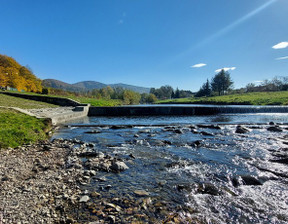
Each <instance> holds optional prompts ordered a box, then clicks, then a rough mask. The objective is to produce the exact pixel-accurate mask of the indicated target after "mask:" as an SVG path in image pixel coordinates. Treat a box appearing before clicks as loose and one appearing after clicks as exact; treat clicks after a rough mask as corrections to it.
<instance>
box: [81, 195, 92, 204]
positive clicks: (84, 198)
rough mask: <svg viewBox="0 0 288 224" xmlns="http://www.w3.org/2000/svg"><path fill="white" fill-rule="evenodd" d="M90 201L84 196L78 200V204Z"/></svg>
mask: <svg viewBox="0 0 288 224" xmlns="http://www.w3.org/2000/svg"><path fill="white" fill-rule="evenodd" d="M89 200H90V197H89V196H88V195H84V196H82V197H81V198H80V200H79V202H80V203H86V202H88V201H89Z"/></svg>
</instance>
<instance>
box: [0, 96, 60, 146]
mask: <svg viewBox="0 0 288 224" xmlns="http://www.w3.org/2000/svg"><path fill="white" fill-rule="evenodd" d="M7 107H18V108H21V109H33V108H49V107H57V106H56V105H53V104H48V103H42V102H38V101H33V100H26V99H22V98H18V97H12V96H7V95H4V94H0V149H3V148H8V147H13V148H14V147H17V146H20V145H23V144H30V143H35V142H37V141H39V140H44V139H46V138H47V134H46V133H47V131H48V130H50V124H49V122H48V121H47V120H45V119H37V118H35V117H30V116H28V115H26V114H23V113H20V112H18V111H16V110H13V109H8V108H7Z"/></svg>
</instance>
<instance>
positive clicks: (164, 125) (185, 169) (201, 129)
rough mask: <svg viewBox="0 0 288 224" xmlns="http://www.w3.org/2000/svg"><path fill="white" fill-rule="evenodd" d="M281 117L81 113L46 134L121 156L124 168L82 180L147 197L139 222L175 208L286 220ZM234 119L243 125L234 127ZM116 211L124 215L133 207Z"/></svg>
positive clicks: (202, 215)
mask: <svg viewBox="0 0 288 224" xmlns="http://www.w3.org/2000/svg"><path fill="white" fill-rule="evenodd" d="M270 121H273V122H275V123H277V124H275V123H274V124H273V123H270V124H268V122H270ZM287 121H288V119H287V116H286V115H285V114H269V115H268V114H261V115H260V114H245V115H218V116H198V117H169V118H167V117H152V118H151V117H150V118H148V117H143V118H141V117H134V118H88V120H84V121H77V122H75V123H73V124H78V126H77V127H73V124H68V126H67V127H66V128H61V129H59V130H58V131H57V132H56V133H55V135H54V138H66V139H68V138H69V139H77V140H81V141H84V142H87V143H88V142H89V143H94V146H93V148H92V150H94V151H97V152H105V153H108V154H111V155H113V156H116V157H118V158H121V159H122V160H123V161H125V163H126V164H127V166H128V167H129V169H128V170H125V171H124V172H121V173H117V174H115V173H106V172H98V173H97V176H96V177H95V178H93V180H92V181H91V182H90V184H89V185H86V186H82V187H83V188H84V189H87V190H89V191H97V192H99V193H100V194H101V200H108V201H109V200H114V203H115V204H117V202H118V205H119V206H122V207H125V206H124V205H123V201H124V200H130V201H132V202H133V203H134V202H135V203H136V202H139V198H143V197H145V198H148V197H149V200H150V202H149V203H150V204H151V206H148V205H146V206H145V205H143V200H142V201H141V203H142V205H141V206H142V207H141V206H140V207H141V208H140V209H142V210H143V213H145V215H146V216H142V217H140V219H142V221H143V222H155V220H156V221H157V220H158V221H159V220H161V221H163V220H165V219H166V218H167V216H169V214H172V213H177V215H178V216H177V217H178V219H179V220H185V222H188V223H189V222H191V223H287V222H288V213H287V211H288V165H287V164H288V163H287V160H288V136H287V134H288V126H287V125H285V124H283V123H287ZM81 124H85V125H86V126H83V127H81ZM89 124H90V125H91V126H93V125H100V124H101V127H95V126H93V127H89ZM238 124H242V127H244V128H246V130H247V132H246V133H235V131H236V127H237V125H238ZM244 124H245V125H244ZM106 125H107V126H106ZM111 125H112V126H111ZM130 125H131V126H130ZM157 125H158V126H157ZM271 127H272V128H271ZM269 128H270V129H269ZM87 159H89V158H83V160H87ZM137 191H142V192H145V195H140V196H139V194H135V192H137ZM146 193H147V194H146ZM115 198H116V199H118V201H117V200H116V202H115ZM99 200H100V199H99ZM121 200H122V201H121ZM132 202H131V205H129V206H131V207H133V205H132V204H133V203H132ZM95 203H96V202H95ZM139 203H140V202H139ZM146 204H148V203H146ZM129 206H128V207H129ZM128 207H127V209H129V208H128ZM125 211H126V210H125ZM89 215H90V218H91V217H93V215H94V216H97V214H92V213H91V212H90V214H89ZM117 215H119V216H121V219H122V220H123V223H124V222H125V221H127V220H129V219H128V218H129V215H135V214H134V213H133V212H131V214H130V213H129V212H123V211H122V212H119V214H117ZM126 218H127V219H126ZM83 219H84V218H83ZM85 219H89V218H87V217H86V218H85ZM92 219H93V218H92Z"/></svg>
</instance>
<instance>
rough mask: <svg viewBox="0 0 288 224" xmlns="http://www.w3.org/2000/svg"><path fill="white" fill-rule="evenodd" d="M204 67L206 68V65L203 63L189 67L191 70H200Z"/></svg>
mask: <svg viewBox="0 0 288 224" xmlns="http://www.w3.org/2000/svg"><path fill="white" fill-rule="evenodd" d="M204 66H206V64H204V63H199V64H196V65H192V66H190V67H191V68H201V67H204Z"/></svg>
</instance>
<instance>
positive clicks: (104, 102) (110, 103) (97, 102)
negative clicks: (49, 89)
mask: <svg viewBox="0 0 288 224" xmlns="http://www.w3.org/2000/svg"><path fill="white" fill-rule="evenodd" d="M11 92H13V91H11ZM13 93H15V92H13ZM16 93H18V94H21V92H16ZM23 94H29V95H36V96H37V95H40V96H43V95H42V94H37V93H29V92H24V93H23ZM2 95H4V94H0V106H2V105H1V97H2ZM45 96H47V97H59V98H70V99H72V100H76V101H78V102H80V103H89V104H91V106H95V107H102V106H103V107H104V106H106V107H113V106H120V105H123V101H122V100H114V99H110V100H105V99H96V98H90V97H84V96H74V95H67V96H61V95H45ZM13 98H17V97H13ZM17 99H19V100H20V101H22V100H24V99H21V98H17ZM4 100H5V99H4ZM13 101H14V100H13ZM28 101H30V103H32V102H35V104H33V105H34V107H33V105H32V108H35V106H36V105H38V104H39V106H38V107H37V108H41V107H40V106H41V105H43V107H45V105H46V106H47V107H49V105H52V106H51V107H53V106H54V107H55V105H53V104H48V103H41V102H40V101H33V100H28ZM11 107H12V106H11ZM24 109H25V108H24ZM27 109H28V107H27Z"/></svg>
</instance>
